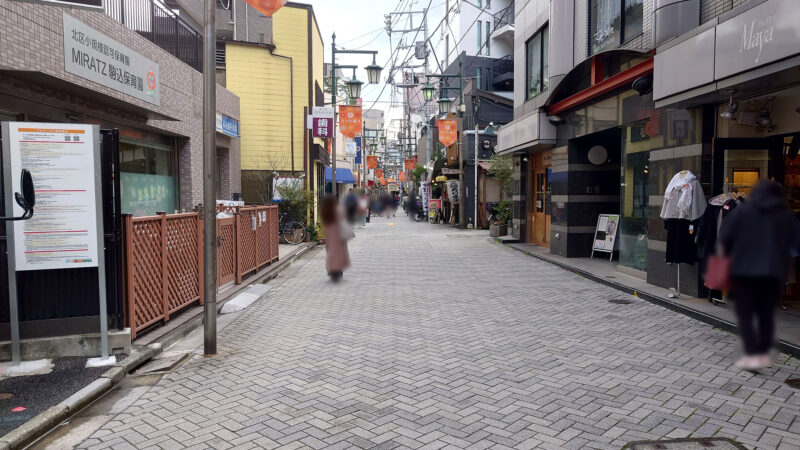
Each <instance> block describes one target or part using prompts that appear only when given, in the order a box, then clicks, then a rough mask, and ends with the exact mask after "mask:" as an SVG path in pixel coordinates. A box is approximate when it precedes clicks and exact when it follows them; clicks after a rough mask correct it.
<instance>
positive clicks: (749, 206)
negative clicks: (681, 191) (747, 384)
mask: <svg viewBox="0 0 800 450" xmlns="http://www.w3.org/2000/svg"><path fill="white" fill-rule="evenodd" d="M719 234H720V240H721V243H722V248H723V251H724V254H725V255H727V256H728V257H729V258H730V276H731V284H732V292H731V295H732V297H733V300H734V302H735V306H736V316H737V319H738V321H739V335H740V336H741V339H742V344H743V346H744V356H742V357H741V359H739V360H738V361H737V363H736V366H737V367H738V368H740V369H745V370H755V369H763V368H766V367H769V366H771V365H772V360H771V357H770V355H769V352H770V349H771V347H772V341H773V336H774V333H775V319H774V309H775V306H776V305H777V302H778V300H779V299H780V297H781V295H782V293H783V291H784V287H785V284H786V280H787V275H788V271H789V267H790V266H791V262H792V260H793V259H794V258H795V257H797V256H798V254H800V252H798V250H800V222H798V220H797V218H796V217H795V216H794V214H793V213H792V211H791V210H790V209H789V206H788V205H787V203H786V201H785V200H784V197H783V187H782V186H781V185H780V184H779V183H778V182H776V181H770V180H762V181H760V182H759V183H758V184H756V186H755V187H754V188H753V190H752V192H751V193H750V196H749V198H748V199H747V200H746V201H745V202H744V203H743V204H742V205H741V206H739V207H737V208H736V209H735V210H734V211H733V212H732V213H730V216H729V217H727V218H726V219H725V221H724V222H722V226H721V228H720V232H719Z"/></svg>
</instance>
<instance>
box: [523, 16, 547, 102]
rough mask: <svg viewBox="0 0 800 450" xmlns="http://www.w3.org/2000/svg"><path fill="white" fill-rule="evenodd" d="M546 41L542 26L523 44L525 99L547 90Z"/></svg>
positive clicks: (545, 28) (544, 30)
mask: <svg viewBox="0 0 800 450" xmlns="http://www.w3.org/2000/svg"><path fill="white" fill-rule="evenodd" d="M548 40H549V38H548V32H547V26H544V27H543V28H542V29H541V30H539V31H537V32H536V34H534V35H533V37H531V38H530V39H528V42H526V43H525V72H526V75H525V77H526V83H525V84H526V89H527V90H526V99H530V98H533V97H535V96H537V95H539V94H540V93H542V92H544V91H545V90H546V89H547V81H548V78H549V76H550V75H549V70H548V64H547V59H548V58H547V47H548Z"/></svg>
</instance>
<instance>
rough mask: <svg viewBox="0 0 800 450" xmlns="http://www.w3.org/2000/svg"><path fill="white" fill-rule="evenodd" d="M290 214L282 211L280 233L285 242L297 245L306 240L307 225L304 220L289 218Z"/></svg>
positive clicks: (279, 223)
mask: <svg viewBox="0 0 800 450" xmlns="http://www.w3.org/2000/svg"><path fill="white" fill-rule="evenodd" d="M288 216H289V215H288V214H286V213H281V215H280V219H279V220H278V230H279V231H278V233H279V234H280V236H281V239H282V240H283V242H286V243H287V244H291V245H297V244H299V243H301V242H303V241H305V240H306V234H307V231H306V226H305V225H303V222H300V221H299V220H296V219H290V218H288Z"/></svg>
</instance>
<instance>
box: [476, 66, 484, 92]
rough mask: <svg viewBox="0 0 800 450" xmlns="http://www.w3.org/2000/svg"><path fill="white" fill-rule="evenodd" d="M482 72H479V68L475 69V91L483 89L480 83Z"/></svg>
mask: <svg viewBox="0 0 800 450" xmlns="http://www.w3.org/2000/svg"><path fill="white" fill-rule="evenodd" d="M482 71H483V70H481V68H480V67H478V68H477V69H475V87H476V89H483V84H481V82H482V81H483V80H482V79H481V72H482Z"/></svg>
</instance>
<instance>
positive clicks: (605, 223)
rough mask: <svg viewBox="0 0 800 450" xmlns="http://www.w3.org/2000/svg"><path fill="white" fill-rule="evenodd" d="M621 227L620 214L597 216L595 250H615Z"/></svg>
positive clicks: (593, 248)
mask: <svg viewBox="0 0 800 450" xmlns="http://www.w3.org/2000/svg"><path fill="white" fill-rule="evenodd" d="M617 228H619V214H600V216H599V217H598V218H597V228H596V229H595V232H594V244H593V245H592V250H593V251H599V252H609V253H612V252H614V245H615V244H616V240H617Z"/></svg>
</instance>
